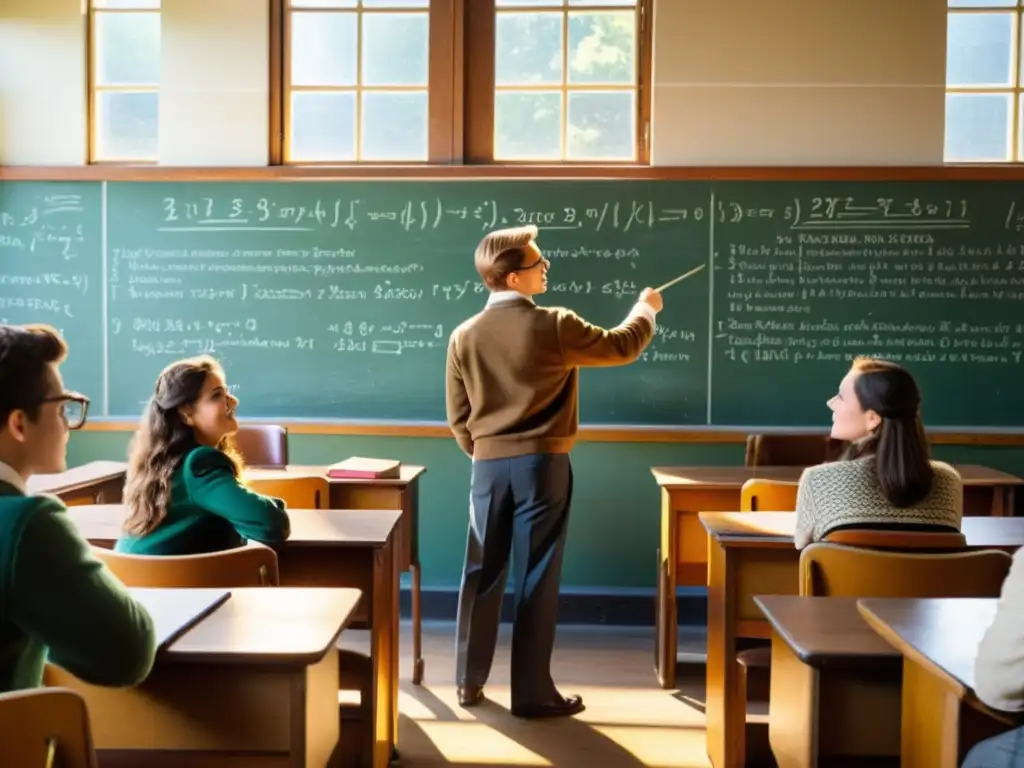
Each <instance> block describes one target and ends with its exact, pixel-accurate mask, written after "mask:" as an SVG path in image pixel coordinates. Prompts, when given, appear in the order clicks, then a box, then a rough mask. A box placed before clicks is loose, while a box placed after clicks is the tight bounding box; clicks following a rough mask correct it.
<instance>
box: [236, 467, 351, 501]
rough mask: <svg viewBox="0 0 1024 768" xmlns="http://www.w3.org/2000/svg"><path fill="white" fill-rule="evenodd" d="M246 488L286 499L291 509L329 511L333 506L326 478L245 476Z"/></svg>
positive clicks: (311, 476)
mask: <svg viewBox="0 0 1024 768" xmlns="http://www.w3.org/2000/svg"><path fill="white" fill-rule="evenodd" d="M242 482H243V483H244V484H245V487H246V488H249V489H250V490H253V491H256V492H257V493H262V494H264V495H266V496H276V497H277V498H279V499H284V503H285V504H286V505H287V506H288V508H289V509H327V508H328V507H330V506H331V501H330V500H331V486H330V483H328V482H327V478H326V477H316V476H315V475H310V476H309V477H252V478H246V477H245V476H244V474H243V477H242Z"/></svg>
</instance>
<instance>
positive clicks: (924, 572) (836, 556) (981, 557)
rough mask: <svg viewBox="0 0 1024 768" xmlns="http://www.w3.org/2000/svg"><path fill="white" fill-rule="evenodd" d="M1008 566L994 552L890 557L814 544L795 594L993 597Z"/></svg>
mask: <svg viewBox="0 0 1024 768" xmlns="http://www.w3.org/2000/svg"><path fill="white" fill-rule="evenodd" d="M918 535H919V536H928V535H933V536H946V535H947V534H918ZM1012 560H1013V559H1012V558H1011V557H1010V555H1009V554H1007V553H1006V552H1003V551H1001V550H997V549H979V550H973V551H963V550H961V551H947V552H906V551H903V552H895V551H885V550H878V549H865V548H863V547H850V546H844V545H842V544H835V543H831V542H818V543H816V544H811V545H809V546H807V547H805V548H804V550H803V551H802V552H801V553H800V576H799V578H800V594H801V595H808V596H813V597H998V596H999V592H1000V589H1001V588H1002V585H1003V581H1004V580H1005V579H1006V575H1007V573H1009V571H1010V563H1011V562H1012Z"/></svg>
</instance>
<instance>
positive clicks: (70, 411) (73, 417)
mask: <svg viewBox="0 0 1024 768" xmlns="http://www.w3.org/2000/svg"><path fill="white" fill-rule="evenodd" d="M89 402H90V400H89V398H88V397H86V396H85V395H83V394H81V393H79V392H65V393H63V394H61V395H54V396H53V397H47V398H44V399H43V400H40V401H39V404H40V405H42V404H43V403H60V404H61V412H60V415H61V418H63V419H64V421H65V422H67V425H68V429H81V427H82V425H83V424H85V417H86V414H88V413H89Z"/></svg>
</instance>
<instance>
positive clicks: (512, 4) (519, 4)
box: [494, 0, 565, 8]
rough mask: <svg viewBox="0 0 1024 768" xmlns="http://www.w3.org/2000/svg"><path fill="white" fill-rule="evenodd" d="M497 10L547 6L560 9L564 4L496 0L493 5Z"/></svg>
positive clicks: (553, 0)
mask: <svg viewBox="0 0 1024 768" xmlns="http://www.w3.org/2000/svg"><path fill="white" fill-rule="evenodd" d="M494 5H495V7H497V8H502V7H505V8H508V7H512V8H518V7H524V6H531V7H532V6H538V7H540V6H547V7H548V8H561V7H562V6H563V5H565V3H564V2H563V0H496V2H495V3H494Z"/></svg>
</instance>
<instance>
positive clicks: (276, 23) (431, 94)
mask: <svg viewBox="0 0 1024 768" xmlns="http://www.w3.org/2000/svg"><path fill="white" fill-rule="evenodd" d="M461 2H462V0H430V2H429V5H428V7H427V9H426V13H427V19H428V21H427V24H428V32H427V57H428V58H427V85H426V88H425V90H426V93H427V157H426V159H425V160H394V161H387V160H359V159H356V160H323V161H308V160H291V159H288V154H289V152H288V150H289V146H288V133H289V127H290V126H289V120H290V118H291V114H290V113H291V110H290V101H291V93H292V85H291V62H290V59H291V23H290V21H291V13H292V10H291V1H290V0H270V88H269V90H270V153H269V162H270V164H271V165H281V166H288V167H314V168H315V167H390V166H396V167H403V166H427V165H434V164H444V163H450V162H452V161H453V159H454V157H455V148H454V147H453V137H452V126H453V120H452V118H451V115H452V114H454V111H455V106H454V103H455V99H454V98H453V96H454V93H455V86H456V82H457V81H456V78H455V74H456V73H455V61H456V59H457V58H458V50H457V49H458V46H457V45H456V40H457V35H456V24H457V23H458V22H459V18H458V13H457V10H458V7H459V6H460V4H461ZM309 10H313V9H309ZM316 10H317V11H322V12H332V11H334V10H335V9H329V8H318V9H316ZM337 11H346V12H353V11H354V12H356V13H358V14H359V15H360V17H361V15H362V13H364V10H363V9H361V8H356V9H337ZM408 11H410V12H414V13H415V12H420V13H422V12H423V9H416V8H410V9H408ZM299 12H300V13H301V12H302V11H299ZM368 12H369V13H380V12H385V13H386V12H387V9H380V10H377V9H373V10H369V11H368ZM360 21H361V19H360ZM359 39H360V46H359V47H360V51H359V54H357V55H361V48H362V46H361V37H360V38H359ZM353 89H354V90H355V92H356V93H357V94H360V93H361V92H362V84H361V83H357V85H356V86H353ZM323 90H332V89H331V88H325V89H323ZM339 90H341V89H339ZM368 90H370V91H373V90H376V89H375V88H373V87H371V88H369V89H368ZM384 90H386V89H384ZM410 90H413V89H410ZM415 90H420V89H419V88H416V89H415ZM357 110H358V107H357ZM359 119H360V112H359V111H357V121H358V120H359ZM356 129H357V133H356V135H357V141H358V137H359V136H360V135H361V132H362V125H357V126H356Z"/></svg>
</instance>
